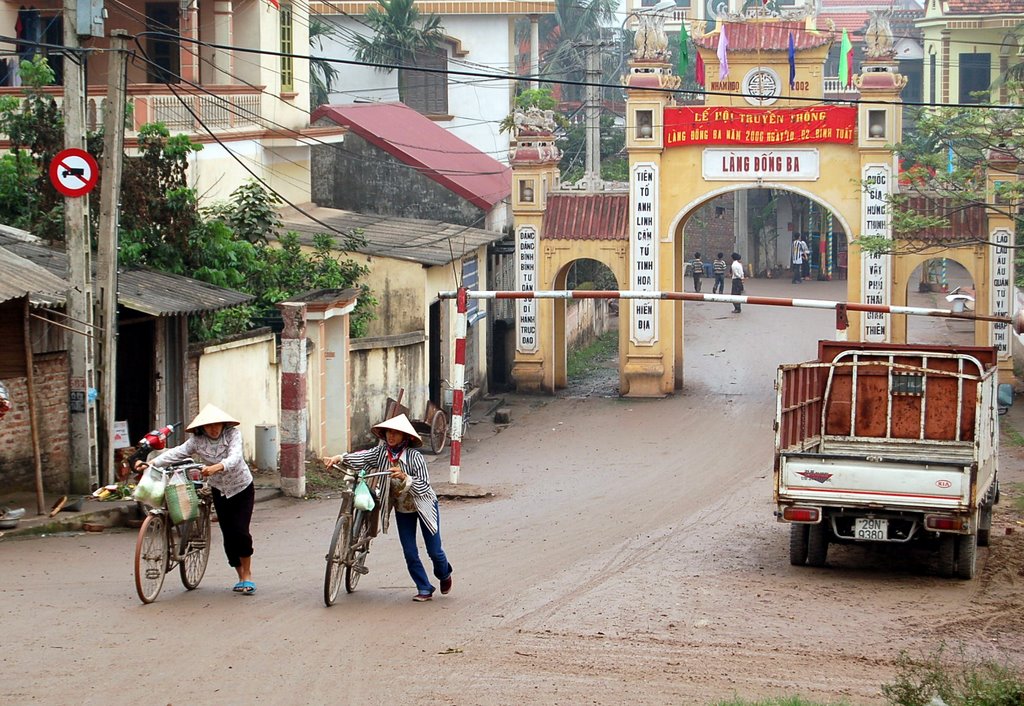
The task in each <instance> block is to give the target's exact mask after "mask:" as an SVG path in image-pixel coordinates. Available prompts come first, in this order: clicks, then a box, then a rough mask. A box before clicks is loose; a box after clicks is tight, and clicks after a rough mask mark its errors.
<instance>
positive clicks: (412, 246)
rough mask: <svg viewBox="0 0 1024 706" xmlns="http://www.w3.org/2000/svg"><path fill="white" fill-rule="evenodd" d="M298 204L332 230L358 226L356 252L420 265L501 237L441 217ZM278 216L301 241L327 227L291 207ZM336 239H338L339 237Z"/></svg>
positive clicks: (458, 255) (446, 259)
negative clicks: (432, 218) (361, 239)
mask: <svg viewBox="0 0 1024 706" xmlns="http://www.w3.org/2000/svg"><path fill="white" fill-rule="evenodd" d="M301 208H302V211H304V212H305V213H308V214H309V215H310V216H312V217H313V218H316V219H317V220H319V221H322V222H323V223H326V224H327V225H329V226H330V227H331V228H333V229H334V230H338V231H341V232H343V233H347V232H349V231H352V230H355V229H357V228H358V229H361V230H362V231H363V237H364V238H365V239H366V245H365V246H364V247H361V248H359V249H358V252H360V253H363V254H364V255H377V256H381V257H390V258H395V259H398V260H409V261H412V262H418V263H420V264H423V265H445V264H448V263H449V262H451V261H452V260H453V259H459V258H461V257H463V256H465V255H467V254H469V253H471V252H473V251H474V250H476V249H477V248H479V247H480V246H482V245H488V244H490V243H495V242H497V241H499V240H501V239H502V238H503V237H504V234H503V233H500V232H498V231H493V230H484V229H483V228H469V227H467V226H460V225H455V224H453V223H444V222H443V221H427V220H420V219H418V218H393V217H391V216H378V215H374V214H368V213H355V212H353V211H342V210H340V209H336V208H323V207H321V206H316V205H314V204H304V205H302V206H301ZM281 219H282V220H283V221H284V227H285V228H286V229H288V230H293V231H295V232H296V233H298V234H299V237H300V238H302V240H303V243H305V244H307V245H308V244H309V243H311V242H312V237H313V235H314V234H316V233H323V232H325V231H326V230H327V229H326V228H324V227H323V226H322V225H320V224H319V223H316V222H315V221H312V220H310V219H309V218H307V217H306V216H305V215H303V214H302V213H300V212H299V211H297V210H295V209H290V208H289V209H285V210H283V211H282V212H281ZM336 242H339V243H340V237H339V238H338V239H337V240H336Z"/></svg>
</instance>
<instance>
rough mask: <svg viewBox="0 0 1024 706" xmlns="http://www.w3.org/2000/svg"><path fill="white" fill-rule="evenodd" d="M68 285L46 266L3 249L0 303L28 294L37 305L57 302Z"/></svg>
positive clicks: (0, 256)
mask: <svg viewBox="0 0 1024 706" xmlns="http://www.w3.org/2000/svg"><path fill="white" fill-rule="evenodd" d="M67 288H68V285H67V282H65V281H64V280H63V279H61V278H60V277H57V276H56V275H54V274H52V273H50V272H49V271H48V270H46V269H45V268H43V267H40V266H39V265H37V264H35V263H34V262H32V261H31V260H28V259H26V258H23V257H21V256H19V255H16V254H15V253H13V252H10V251H8V250H4V249H3V248H0V302H5V301H9V300H11V299H16V298H19V297H24V296H26V295H27V296H28V297H29V299H30V300H31V301H32V303H34V304H56V303H57V302H60V301H63V299H64V292H65V291H66V290H67Z"/></svg>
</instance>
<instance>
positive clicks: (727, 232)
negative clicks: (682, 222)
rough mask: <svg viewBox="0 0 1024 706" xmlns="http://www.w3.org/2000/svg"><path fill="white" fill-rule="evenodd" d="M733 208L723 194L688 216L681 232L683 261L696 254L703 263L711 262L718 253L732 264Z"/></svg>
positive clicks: (726, 196)
mask: <svg viewBox="0 0 1024 706" xmlns="http://www.w3.org/2000/svg"><path fill="white" fill-rule="evenodd" d="M733 209H734V205H733V196H732V194H731V193H730V194H723V195H722V196H719V197H718V198H716V199H713V200H712V201H709V202H708V203H706V204H704V205H703V206H701V207H700V208H699V209H698V210H697V212H696V213H695V214H693V216H691V217H690V220H689V221H687V222H686V227H685V230H684V231H683V257H684V259H685V261H687V262H688V261H689V260H690V259H691V258H692V257H693V253H695V252H699V253H700V255H701V259H702V260H703V261H704V262H711V261H712V260H714V259H715V255H716V254H718V253H724V254H725V261H726V262H731V260H730V259H729V255H730V253H732V251H733V248H735V247H736V233H735V228H734V220H733ZM743 259H744V261H746V260H747V255H746V253H743Z"/></svg>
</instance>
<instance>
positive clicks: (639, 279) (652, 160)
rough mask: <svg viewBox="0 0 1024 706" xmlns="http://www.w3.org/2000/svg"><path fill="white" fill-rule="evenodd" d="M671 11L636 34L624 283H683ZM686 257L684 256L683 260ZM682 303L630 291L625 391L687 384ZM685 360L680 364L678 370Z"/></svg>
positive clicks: (644, 286) (658, 392)
mask: <svg viewBox="0 0 1024 706" xmlns="http://www.w3.org/2000/svg"><path fill="white" fill-rule="evenodd" d="M670 58H671V54H670V52H669V49H668V40H667V38H666V36H665V31H664V17H663V16H661V15H660V14H659V15H644V16H641V17H640V26H639V28H638V29H637V33H636V35H635V37H634V45H633V51H632V54H631V58H630V61H629V72H628V73H627V74H626V76H625V77H624V78H623V83H624V84H625V86H626V149H627V150H628V151H629V174H630V176H629V178H630V187H629V208H630V214H629V221H630V229H629V253H630V256H629V281H628V282H626V283H625V285H624V286H623V287H622V288H623V289H629V290H635V291H651V292H656V291H659V290H662V291H671V290H673V289H674V288H675V282H676V269H675V268H676V267H679V266H681V263H682V258H679V257H677V256H676V239H675V237H674V234H673V233H672V232H670V231H669V227H670V224H671V222H672V217H673V215H674V214H673V213H669V212H667V210H666V209H662V208H661V199H662V182H663V180H664V179H665V178H666V175H665V174H663V173H662V168H661V160H662V156H663V154H664V152H665V142H664V125H665V107H666V106H667V105H668V104H669V103H670V102H671V100H672V98H671V93H670V92H669V91H668V90H666V89H677V88H679V86H680V83H681V81H680V78H679V77H678V76H676V75H675V74H674V73H673V72H672V67H671V64H670V63H669V60H670ZM677 260H678V262H677ZM678 306H681V304H680V303H676V302H669V303H666V302H662V301H660V300H658V299H630V300H627V301H623V302H622V304H621V306H620V308H619V316H620V319H619V321H620V324H619V325H620V326H627V327H628V337H626V338H625V340H627V341H628V344H627V345H626V346H625V350H624V351H623V352H620V357H622V356H623V354H624V358H625V360H624V362H623V364H622V372H621V375H620V382H619V393H620V394H621V395H623V396H624V397H663V396H665V395H668V394H670V393H671V392H672V391H673V390H674V389H675V388H676V386H677V385H678V386H681V385H682V365H683V355H682V353H683V352H682V340H681V337H680V336H678V335H676V334H675V333H674V331H675V330H676V329H677V327H680V326H682V325H683V317H682V313H681V309H679V310H677V309H676V307H678ZM677 368H678V370H677Z"/></svg>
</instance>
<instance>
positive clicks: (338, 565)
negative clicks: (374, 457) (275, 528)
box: [324, 463, 391, 606]
mask: <svg viewBox="0 0 1024 706" xmlns="http://www.w3.org/2000/svg"><path fill="white" fill-rule="evenodd" d="M331 468H334V469H336V470H339V471H341V472H342V473H343V474H344V475H345V489H344V490H343V491H342V493H341V508H339V510H338V518H337V519H336V520H335V521H334V534H333V536H332V537H331V547H330V549H329V550H328V551H327V556H326V557H324V558H325V559H326V560H327V569H326V571H325V572H324V603H325V604H326V605H327V606H332V605H334V602H335V600H337V598H338V591H339V589H340V588H341V577H342V575H343V574H344V577H345V592H346V593H352V592H353V591H355V590H356V585H357V584H358V583H359V577H360V576H362V575H363V574H366V573H369V569H367V568H366V555H367V554H369V553H370V540H372V539H373V538H374V537H376V536H377V534H378V531H377V530H378V529H379V527H380V526H381V525H382V524H384V526H385V531H386V523H387V520H388V513H389V512H390V511H391V492H390V489H391V484H390V482H389V478H390V476H391V471H380V472H377V473H367V472H366V471H359V472H353V471H352V470H350V469H349V467H348V466H345V465H339V464H337V463H335V464H333V465H332V466H331ZM360 480H363V481H366V485H367V486H368V487H369V488H370V492H371V493H372V494H373V500H374V509H373V510H360V509H358V508H357V507H356V506H355V489H356V485H357V484H358V482H359V481H360ZM374 513H379V514H377V515H376V516H374ZM374 519H376V520H377V521H376V523H374V522H373V520H374ZM374 525H375V526H374ZM342 569H344V571H343V570H342Z"/></svg>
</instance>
